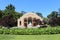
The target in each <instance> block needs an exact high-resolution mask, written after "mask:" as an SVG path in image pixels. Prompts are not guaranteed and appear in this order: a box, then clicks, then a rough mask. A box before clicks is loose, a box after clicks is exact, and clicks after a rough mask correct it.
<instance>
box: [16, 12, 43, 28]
mask: <svg viewBox="0 0 60 40" xmlns="http://www.w3.org/2000/svg"><path fill="white" fill-rule="evenodd" d="M17 21H18V24H17V25H18V27H20V28H37V27H40V25H42V24H44V23H43V18H41V17H40V16H38V15H37V14H36V13H32V12H29V13H26V14H24V15H23V16H22V17H20V18H19V19H18V20H17Z"/></svg>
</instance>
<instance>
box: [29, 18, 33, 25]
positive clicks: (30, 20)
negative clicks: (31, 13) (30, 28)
mask: <svg viewBox="0 0 60 40" xmlns="http://www.w3.org/2000/svg"><path fill="white" fill-rule="evenodd" d="M29 24H30V25H32V17H29V18H28V25H29Z"/></svg>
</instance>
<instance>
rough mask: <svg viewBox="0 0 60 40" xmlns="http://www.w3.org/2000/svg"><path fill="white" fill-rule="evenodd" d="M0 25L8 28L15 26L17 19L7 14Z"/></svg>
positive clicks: (0, 21)
mask: <svg viewBox="0 0 60 40" xmlns="http://www.w3.org/2000/svg"><path fill="white" fill-rule="evenodd" d="M0 25H1V26H5V27H8V28H10V27H13V26H15V20H14V18H13V16H12V15H7V16H5V17H3V18H2V19H1V20H0Z"/></svg>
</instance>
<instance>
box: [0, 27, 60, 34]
mask: <svg viewBox="0 0 60 40" xmlns="http://www.w3.org/2000/svg"><path fill="white" fill-rule="evenodd" d="M0 34H14V35H42V34H60V27H47V28H30V29H28V28H26V29H20V28H11V29H7V28H0Z"/></svg>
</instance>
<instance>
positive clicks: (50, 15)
mask: <svg viewBox="0 0 60 40" xmlns="http://www.w3.org/2000/svg"><path fill="white" fill-rule="evenodd" d="M47 17H48V18H57V17H58V12H56V11H52V13H51V14H49V15H48V16H47Z"/></svg>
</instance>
